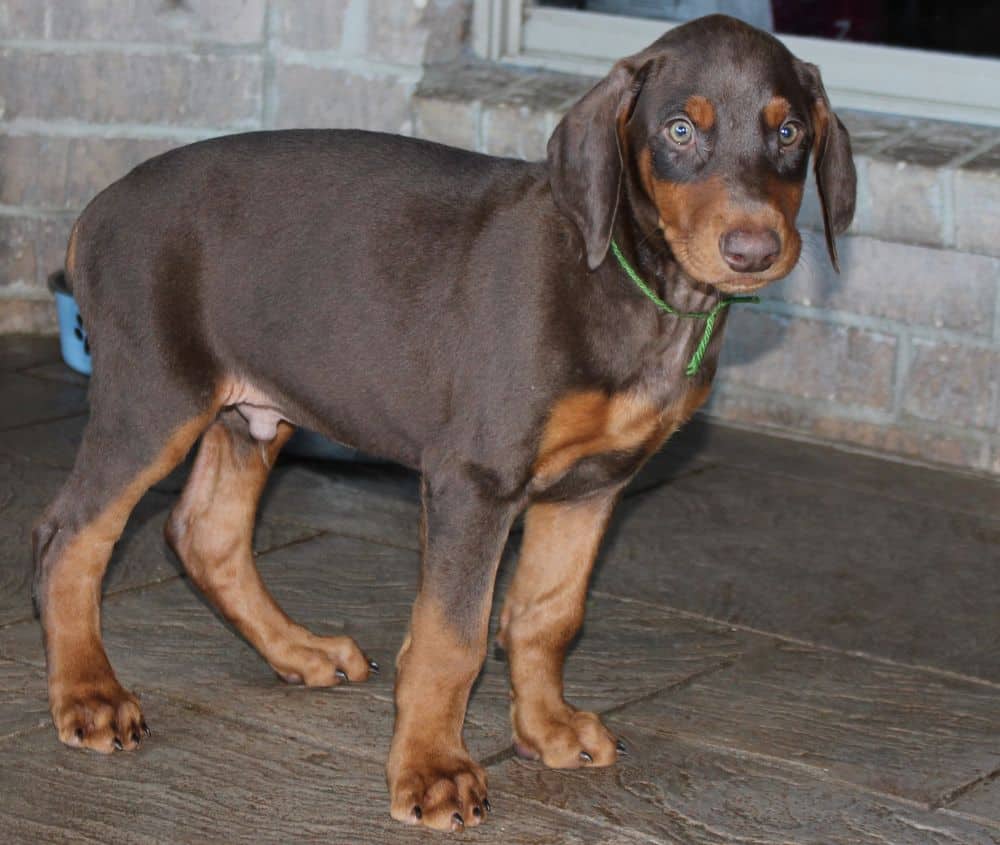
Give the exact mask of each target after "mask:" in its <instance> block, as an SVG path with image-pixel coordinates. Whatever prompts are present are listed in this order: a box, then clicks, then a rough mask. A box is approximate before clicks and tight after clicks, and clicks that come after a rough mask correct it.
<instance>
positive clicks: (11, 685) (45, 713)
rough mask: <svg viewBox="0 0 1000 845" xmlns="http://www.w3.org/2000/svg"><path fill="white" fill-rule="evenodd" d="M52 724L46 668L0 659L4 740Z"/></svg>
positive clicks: (0, 737)
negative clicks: (47, 694)
mask: <svg viewBox="0 0 1000 845" xmlns="http://www.w3.org/2000/svg"><path fill="white" fill-rule="evenodd" d="M2 636H3V632H2V631H0V637H2ZM48 724H49V708H48V703H47V700H46V694H45V672H44V670H43V669H42V668H41V667H39V666H25V665H22V664H20V663H12V662H10V661H7V660H0V742H2V741H3V740H4V739H6V738H8V737H11V736H13V735H15V734H19V733H24V732H25V731H30V730H34V729H36V728H39V727H44V726H45V725H48ZM0 749H2V745H0ZM2 753H3V752H2V750H0V754H2ZM0 777H2V776H0Z"/></svg>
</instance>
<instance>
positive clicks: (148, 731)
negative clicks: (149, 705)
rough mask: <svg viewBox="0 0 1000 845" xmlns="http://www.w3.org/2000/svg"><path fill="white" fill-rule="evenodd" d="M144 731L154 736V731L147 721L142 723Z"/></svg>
mask: <svg viewBox="0 0 1000 845" xmlns="http://www.w3.org/2000/svg"><path fill="white" fill-rule="evenodd" d="M142 732H143V733H144V734H145V735H146V736H152V735H153V732H152V731H151V730H150V729H149V725H147V724H146V723H145V722H143V723H142Z"/></svg>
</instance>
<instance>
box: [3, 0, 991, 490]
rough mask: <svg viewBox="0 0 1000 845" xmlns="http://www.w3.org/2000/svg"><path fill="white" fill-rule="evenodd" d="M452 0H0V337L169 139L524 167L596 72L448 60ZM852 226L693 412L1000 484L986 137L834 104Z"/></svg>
mask: <svg viewBox="0 0 1000 845" xmlns="http://www.w3.org/2000/svg"><path fill="white" fill-rule="evenodd" d="M469 11H470V0H4V2H3V3H0V80H2V84H0V331H12V330H37V329H42V330H49V329H51V328H52V327H53V320H54V314H53V310H52V307H51V303H50V301H49V299H48V294H47V292H46V291H45V288H44V279H45V277H46V275H47V273H48V272H49V271H50V270H52V269H53V268H55V267H58V266H59V265H60V264H61V262H62V257H63V250H64V246H65V241H66V236H67V232H68V228H69V226H70V224H71V223H72V220H73V218H74V216H75V215H76V213H77V212H78V211H79V210H80V209H81V208H82V206H83V204H84V203H85V202H86V201H87V200H88V199H89V198H90V197H91V196H92V195H93V194H94V193H95V192H96V191H97V190H99V189H100V188H102V187H103V186H104V185H106V184H108V183H109V182H111V181H112V180H114V179H115V178H117V177H118V176H120V175H121V174H123V173H124V172H126V171H127V170H128V169H129V168H130V167H131V166H133V165H134V164H136V163H138V162H139V161H141V160H143V159H145V158H147V157H149V156H150V155H153V154H155V153H157V152H160V151H162V150H164V149H167V148H169V147H171V146H175V145H177V144H180V143H185V142H189V141H192V140H196V139H198V138H203V137H208V136H210V135H215V134H223V133H227V132H233V131H239V130H245V129H254V128H261V127H286V126H359V127H364V128H372V129H384V130H388V131H396V132H406V133H413V134H417V135H420V136H422V137H427V138H432V139H435V140H440V141H443V142H446V143H451V144H455V145H458V146H464V147H469V148H473V149H479V150H482V151H485V152H490V153H494V154H499V155H514V156H521V157H525V158H538V157H541V156H542V155H543V154H544V145H545V140H546V139H547V137H548V134H549V133H550V132H551V130H552V128H553V127H554V126H555V124H556V122H557V121H558V119H559V117H560V115H561V114H562V113H563V111H565V109H566V108H568V107H569V105H571V104H572V102H574V101H575V99H576V98H577V97H578V96H579V95H580V94H581V93H582V92H583V91H585V90H586V89H587V88H588V87H589V85H590V84H591V82H592V80H587V79H582V78H577V77H572V76H566V75H560V74H553V73H547V72H537V71H536V72H531V71H525V70H514V69H511V68H506V67H501V66H494V65H487V64H479V63H470V62H468V61H463V60H461V58H460V57H461V54H462V53H463V48H464V45H465V44H466V43H467V31H468V23H469ZM844 117H845V120H846V122H847V124H848V127H849V128H850V130H851V133H852V137H853V139H854V143H855V150H856V152H857V163H858V172H859V187H860V193H859V206H858V214H857V217H856V219H855V222H854V225H853V226H852V228H851V232H850V234H849V236H848V237H846V238H844V239H842V241H841V247H840V248H841V261H842V264H843V267H844V272H843V274H842V275H840V276H836V275H835V274H834V273H833V272H832V271H831V270H830V269H829V267H828V264H827V260H826V257H825V250H824V247H823V244H822V240H821V237H820V236H819V234H818V229H819V214H818V207H817V203H816V199H815V194H814V193H810V194H809V195H808V196H807V199H806V203H805V206H804V208H803V212H802V215H801V222H802V223H803V225H804V227H805V229H806V230H807V231H806V238H805V240H806V246H805V250H804V255H803V260H802V263H801V266H800V268H799V269H798V270H797V271H796V272H795V273H794V274H793V275H792V276H791V277H790V278H789V279H788V280H786V281H785V282H782V283H780V284H778V285H775V286H773V287H772V288H770V289H768V290H767V291H765V297H766V298H765V301H764V302H763V303H762V304H761V305H759V306H755V307H745V308H740V309H737V310H736V311H735V312H734V314H733V318H732V321H731V325H730V329H729V331H728V332H727V338H726V346H725V352H724V360H723V363H724V365H723V368H722V370H721V372H720V378H719V382H718V385H717V389H716V390H715V392H714V394H713V399H712V401H711V403H710V405H709V406H708V412H709V413H710V414H712V415H714V416H717V417H719V418H722V419H724V420H727V421H729V422H734V423H738V424H745V425H749V426H754V427H767V428H773V429H778V430H781V431H784V432H787V433H791V434H794V435H797V436H805V437H811V438H819V439H823V440H829V441H833V442H837V443H841V444H847V445H852V446H856V447H858V448H862V449H870V450H873V451H876V452H880V453H888V454H895V455H900V456H904V457H908V458H913V459H916V460H921V461H927V462H934V463H945V464H950V465H953V466H959V467H965V468H969V469H973V470H977V471H984V472H989V473H993V474H997V475H1000V131H998V130H995V129H983V128H979V127H970V126H964V125H963V126H955V125H949V124H942V123H934V122H928V121H907V120H902V119H896V118H889V117H884V116H879V115H870V114H868V115H866V114H845V115H844Z"/></svg>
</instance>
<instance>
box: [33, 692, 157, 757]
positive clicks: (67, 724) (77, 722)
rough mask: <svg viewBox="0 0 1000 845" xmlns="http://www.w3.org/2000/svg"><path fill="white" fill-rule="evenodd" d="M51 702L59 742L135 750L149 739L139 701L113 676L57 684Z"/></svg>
mask: <svg viewBox="0 0 1000 845" xmlns="http://www.w3.org/2000/svg"><path fill="white" fill-rule="evenodd" d="M50 700H51V709H52V721H53V722H54V723H55V726H56V731H57V732H58V733H59V739H60V740H61V741H62V742H64V743H65V744H66V745H69V746H72V747H74V748H89V749H91V750H93V751H99V752H101V753H102V754H111V753H113V752H115V751H134V750H135V749H136V748H138V747H139V744H140V743H141V742H142V740H143V738H144V737H147V736H149V728H148V727H147V726H146V720H145V719H144V718H143V716H142V708H140V707H139V699H137V698H136V697H135V696H134V695H132V694H131V693H130V692H128V691H127V690H125V689H123V688H122V686H121V685H120V684H119V683H118V681H116V680H115V679H114V678H113V677H111V678H101V679H99V680H92V681H76V682H60V683H58V684H54V685H53V687H52V689H51V690H50Z"/></svg>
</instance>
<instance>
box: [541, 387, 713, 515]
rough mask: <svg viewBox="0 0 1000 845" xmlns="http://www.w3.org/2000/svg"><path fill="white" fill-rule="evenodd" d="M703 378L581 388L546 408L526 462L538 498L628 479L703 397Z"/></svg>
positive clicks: (587, 490) (705, 390)
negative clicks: (653, 386)
mask: <svg viewBox="0 0 1000 845" xmlns="http://www.w3.org/2000/svg"><path fill="white" fill-rule="evenodd" d="M709 384H710V383H709V382H701V381H695V382H694V383H692V384H687V383H685V384H683V385H680V386H679V387H677V388H675V389H672V390H670V391H667V392H666V395H661V396H657V395H656V393H657V392H658V391H655V390H643V389H639V390H636V389H632V390H628V391H623V392H619V393H607V392H605V391H603V390H581V391H574V392H571V393H567V394H564V395H563V396H561V397H559V398H558V399H557V400H556V402H555V403H554V404H553V406H552V408H551V409H550V411H549V413H548V416H547V419H546V422H545V425H544V428H543V430H542V435H541V438H540V440H539V447H538V452H537V455H536V458H535V461H534V464H533V466H532V485H531V486H532V488H533V489H534V491H535V492H536V495H538V496H539V497H540V498H548V499H563V498H574V497H577V496H583V495H586V494H588V493H591V492H595V491H597V490H600V489H602V488H607V487H613V486H616V485H617V484H619V483H622V482H624V481H626V480H628V479H629V478H630V477H631V476H632V475H633V474H634V473H635V472H636V471H637V470H638V469H639V467H640V466H641V465H642V463H643V462H644V461H645V460H646V459H647V458H648V457H649V456H650V455H652V454H653V453H654V452H655V451H656V450H657V449H659V448H660V446H661V445H663V442H664V441H665V440H666V439H667V438H668V437H669V436H670V435H671V434H672V433H673V432H674V431H676V430H677V428H678V427H679V426H680V425H681V424H683V423H684V422H685V421H686V420H687V419H689V418H690V416H691V415H692V414H693V413H694V412H695V410H696V409H697V408H698V407H699V406H700V405H701V404H702V403H703V402H704V401H705V398H706V397H707V395H708V391H709Z"/></svg>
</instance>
